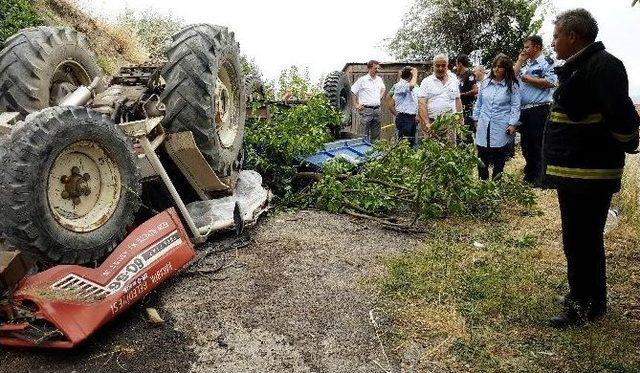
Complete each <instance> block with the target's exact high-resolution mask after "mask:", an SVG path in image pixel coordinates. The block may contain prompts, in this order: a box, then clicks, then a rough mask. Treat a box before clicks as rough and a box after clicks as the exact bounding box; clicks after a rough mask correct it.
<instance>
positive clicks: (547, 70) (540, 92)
mask: <svg viewBox="0 0 640 373" xmlns="http://www.w3.org/2000/svg"><path fill="white" fill-rule="evenodd" d="M553 65H554V62H553V60H552V59H551V58H550V57H545V56H543V55H542V54H541V55H540V56H538V58H536V59H535V60H528V61H527V63H526V64H525V65H524V66H523V67H522V69H521V70H520V73H521V75H531V76H533V77H534V78H542V79H544V80H546V81H548V82H549V83H551V84H553V85H554V86H555V85H557V84H558V77H557V76H556V73H555V72H554V71H553ZM520 87H521V92H520V93H521V94H520V99H521V100H522V106H525V105H536V104H547V103H551V101H552V100H553V88H544V89H541V88H537V87H534V86H532V85H531V84H529V83H525V82H522V81H521V82H520Z"/></svg>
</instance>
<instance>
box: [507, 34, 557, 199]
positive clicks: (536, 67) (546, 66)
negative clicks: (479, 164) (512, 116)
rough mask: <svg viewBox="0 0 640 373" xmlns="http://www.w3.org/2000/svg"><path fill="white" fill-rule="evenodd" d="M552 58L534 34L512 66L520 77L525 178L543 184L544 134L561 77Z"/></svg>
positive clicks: (538, 37) (539, 184) (526, 40)
mask: <svg viewBox="0 0 640 373" xmlns="http://www.w3.org/2000/svg"><path fill="white" fill-rule="evenodd" d="M553 64H554V63H553V60H552V59H551V58H549V57H545V56H544V55H543V54H542V38H541V37H540V36H538V35H532V36H529V37H528V38H526V39H525V41H524V49H522V52H521V53H520V56H518V60H517V61H516V63H515V64H514V66H513V69H514V70H515V73H516V76H518V77H519V78H520V80H521V82H522V83H521V84H520V87H521V91H520V94H521V112H520V123H521V125H520V128H519V129H520V135H521V136H522V141H521V146H522V155H523V156H524V159H525V161H526V164H525V166H524V180H525V181H526V182H528V183H531V184H533V185H534V186H541V179H542V161H541V160H542V133H543V130H544V124H545V122H546V121H547V117H548V116H549V108H550V104H551V101H552V99H553V97H552V94H553V87H555V86H556V84H557V83H558V79H557V77H556V75H555V73H554V71H553Z"/></svg>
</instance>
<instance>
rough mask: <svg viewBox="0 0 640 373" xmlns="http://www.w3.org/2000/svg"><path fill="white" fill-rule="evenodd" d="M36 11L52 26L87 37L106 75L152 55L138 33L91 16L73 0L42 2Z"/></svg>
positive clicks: (37, 5)
mask: <svg viewBox="0 0 640 373" xmlns="http://www.w3.org/2000/svg"><path fill="white" fill-rule="evenodd" d="M36 11H37V12H38V14H39V15H40V16H41V17H42V18H43V19H44V21H45V23H47V24H49V25H56V26H68V27H72V28H74V29H76V30H78V31H80V32H82V33H83V34H85V35H86V36H87V39H88V40H89V44H90V46H91V49H92V50H93V51H94V52H95V53H96V54H97V55H98V61H99V62H100V66H101V67H102V68H103V69H105V72H106V73H107V74H113V73H115V72H117V71H118V69H119V68H120V67H121V66H125V65H128V64H140V63H143V62H144V61H145V60H146V59H147V57H148V55H149V53H148V52H147V51H146V50H145V48H143V46H141V45H140V43H139V42H138V40H137V39H136V36H135V35H136V34H135V32H133V31H131V30H127V29H123V28H121V27H115V26H113V25H110V24H108V23H106V22H104V21H102V20H99V19H97V18H95V17H93V16H91V15H89V13H87V12H86V11H84V10H83V9H81V8H80V7H78V5H77V4H76V3H75V2H74V1H73V0H39V1H37V2H36Z"/></svg>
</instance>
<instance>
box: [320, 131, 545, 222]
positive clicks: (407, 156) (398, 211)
mask: <svg viewBox="0 0 640 373" xmlns="http://www.w3.org/2000/svg"><path fill="white" fill-rule="evenodd" d="M370 158H371V159H370V160H369V161H368V162H367V163H365V164H364V165H363V166H362V167H360V168H357V169H354V168H353V167H352V166H351V165H350V164H348V163H347V162H345V161H343V160H333V161H331V162H329V163H328V164H327V165H326V166H325V168H324V173H323V177H322V179H321V180H320V182H319V183H318V184H316V185H315V186H314V188H313V189H312V192H311V195H310V200H311V203H312V204H313V205H315V206H316V207H318V208H321V209H326V210H328V211H331V212H343V211H351V212H356V213H364V214H368V215H372V216H377V217H388V216H390V215H391V216H402V215H406V214H411V215H412V216H413V222H415V221H416V220H417V219H431V218H442V217H445V216H450V215H466V216H473V217H478V218H491V217H496V216H497V215H498V214H499V213H500V210H501V207H502V206H503V205H510V204H515V205H519V206H523V207H525V208H531V207H532V206H533V205H534V204H535V195H534V193H533V191H532V190H531V188H529V187H527V186H526V185H524V184H523V183H522V182H521V181H519V180H518V179H517V178H515V177H512V176H511V175H508V174H504V175H503V177H502V179H501V180H498V181H482V180H479V179H477V177H476V176H475V175H476V167H477V166H478V162H479V160H478V158H477V157H476V155H475V152H474V150H473V147H471V146H465V147H452V146H448V145H445V144H443V143H441V142H439V141H436V140H432V139H429V140H426V141H423V142H422V144H421V145H420V146H419V147H418V148H417V149H416V150H413V149H411V147H410V146H409V144H408V143H407V142H406V141H401V142H398V143H391V142H385V141H380V142H378V143H376V145H375V146H374V153H372V154H371V155H370Z"/></svg>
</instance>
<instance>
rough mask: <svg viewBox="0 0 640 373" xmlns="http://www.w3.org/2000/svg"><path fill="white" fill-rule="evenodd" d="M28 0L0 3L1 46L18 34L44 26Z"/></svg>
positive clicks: (4, 0)
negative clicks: (23, 30) (26, 29)
mask: <svg viewBox="0 0 640 373" xmlns="http://www.w3.org/2000/svg"><path fill="white" fill-rule="evenodd" d="M31 3H32V2H31V1H28V0H2V1H0V45H1V44H2V43H4V41H5V40H6V39H7V38H8V37H9V36H11V35H13V34H15V33H16V32H18V31H20V30H22V29H25V28H29V27H35V26H40V25H42V19H40V17H39V16H38V14H37V13H36V12H35V10H34V9H33V5H32V4H31Z"/></svg>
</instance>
